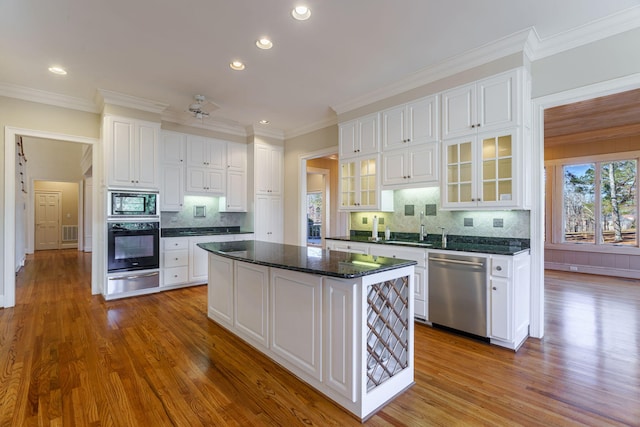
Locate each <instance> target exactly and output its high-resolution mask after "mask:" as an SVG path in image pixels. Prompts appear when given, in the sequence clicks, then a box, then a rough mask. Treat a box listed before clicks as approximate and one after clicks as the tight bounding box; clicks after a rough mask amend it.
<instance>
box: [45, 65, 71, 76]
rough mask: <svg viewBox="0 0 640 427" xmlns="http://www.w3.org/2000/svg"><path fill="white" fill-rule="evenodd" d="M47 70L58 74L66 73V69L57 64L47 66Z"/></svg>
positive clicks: (63, 74)
mask: <svg viewBox="0 0 640 427" xmlns="http://www.w3.org/2000/svg"><path fill="white" fill-rule="evenodd" d="M49 71H51V72H52V73H53V74H58V75H60V76H65V75H67V70H65V69H64V68H62V67H58V66H53V67H49Z"/></svg>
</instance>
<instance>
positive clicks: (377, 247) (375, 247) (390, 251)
mask: <svg viewBox="0 0 640 427" xmlns="http://www.w3.org/2000/svg"><path fill="white" fill-rule="evenodd" d="M369 254H370V255H374V256H384V257H388V258H400V259H408V260H412V261H416V262H417V263H418V264H417V265H416V266H415V268H414V273H413V274H414V276H413V282H414V287H413V300H414V316H415V317H417V318H418V319H421V320H429V313H428V307H429V304H428V295H429V292H428V288H427V286H428V283H427V278H428V277H429V276H428V274H427V252H426V250H424V249H419V248H416V249H410V248H399V247H398V246H392V245H384V244H382V245H381V244H379V243H375V244H373V243H372V244H369Z"/></svg>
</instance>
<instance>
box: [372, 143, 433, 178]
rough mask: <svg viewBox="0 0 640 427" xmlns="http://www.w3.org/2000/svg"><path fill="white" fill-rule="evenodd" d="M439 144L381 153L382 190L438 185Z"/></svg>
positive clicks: (420, 145)
mask: <svg viewBox="0 0 640 427" xmlns="http://www.w3.org/2000/svg"><path fill="white" fill-rule="evenodd" d="M438 151H439V144H438V143H437V142H430V143H425V144H417V145H412V146H411V147H408V148H401V149H398V150H389V151H385V152H383V153H382V185H383V188H389V189H393V188H396V187H400V186H401V187H402V188H407V187H408V186H409V184H420V186H424V185H425V184H428V183H432V185H436V184H437V183H438Z"/></svg>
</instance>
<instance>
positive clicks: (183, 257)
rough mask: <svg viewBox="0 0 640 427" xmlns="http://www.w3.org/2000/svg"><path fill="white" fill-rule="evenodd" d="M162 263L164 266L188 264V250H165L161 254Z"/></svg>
mask: <svg viewBox="0 0 640 427" xmlns="http://www.w3.org/2000/svg"><path fill="white" fill-rule="evenodd" d="M162 265H163V267H164V268H171V267H182V266H185V267H186V266H187V265H189V250H188V249H180V250H176V251H166V252H164V253H163V254H162Z"/></svg>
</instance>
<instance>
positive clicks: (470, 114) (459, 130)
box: [442, 69, 522, 139]
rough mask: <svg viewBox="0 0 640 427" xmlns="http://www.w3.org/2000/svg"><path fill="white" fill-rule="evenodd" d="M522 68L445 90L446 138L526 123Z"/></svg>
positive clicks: (443, 97) (443, 127)
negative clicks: (522, 120)
mask: <svg viewBox="0 0 640 427" xmlns="http://www.w3.org/2000/svg"><path fill="white" fill-rule="evenodd" d="M521 100H522V70H521V69H516V70H512V71H509V72H506V73H502V74H498V75H496V76H493V77H490V78H487V79H483V80H479V81H477V82H475V83H471V84H468V85H464V86H460V87H457V88H454V89H451V90H447V91H445V92H443V93H442V138H443V139H448V138H454V137H458V136H462V135H468V134H470V133H475V132H477V131H482V132H485V131H490V130H496V129H503V128H505V127H512V126H516V125H519V124H522V122H521V117H522V106H521V105H520V103H521Z"/></svg>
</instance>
